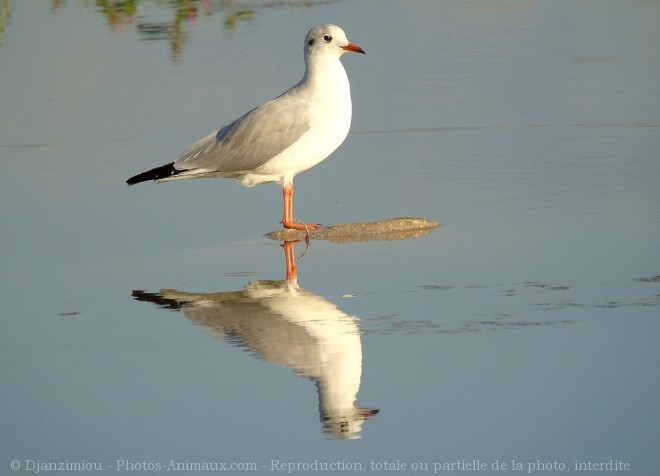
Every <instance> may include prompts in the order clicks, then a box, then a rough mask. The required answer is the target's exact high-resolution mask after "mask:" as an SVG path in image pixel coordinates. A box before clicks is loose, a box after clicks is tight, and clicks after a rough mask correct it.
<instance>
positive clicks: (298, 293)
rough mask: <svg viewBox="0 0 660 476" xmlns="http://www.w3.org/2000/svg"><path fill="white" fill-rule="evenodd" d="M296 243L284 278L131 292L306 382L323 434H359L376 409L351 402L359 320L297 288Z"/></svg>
mask: <svg viewBox="0 0 660 476" xmlns="http://www.w3.org/2000/svg"><path fill="white" fill-rule="evenodd" d="M294 244H295V243H294V242H285V243H284V244H283V248H284V254H285V259H286V279H285V280H282V281H252V282H250V283H249V284H247V285H246V286H245V287H244V288H243V289H242V290H241V291H230V292H218V293H190V292H182V291H177V290H174V289H163V290H161V291H160V292H159V293H146V292H144V291H133V297H134V298H135V299H137V300H139V301H149V302H153V303H155V304H158V305H160V306H162V307H166V308H169V309H178V310H180V311H181V312H182V313H183V314H184V315H185V316H186V317H187V318H188V319H190V320H191V321H193V322H195V323H196V324H198V325H200V326H203V327H204V328H206V329H207V330H209V331H210V332H214V333H217V334H220V335H222V336H223V338H225V339H229V340H230V341H232V342H234V343H236V344H238V345H240V346H243V347H245V348H246V349H249V350H250V351H251V352H253V353H254V354H256V355H257V356H258V357H260V358H261V359H263V360H265V361H268V362H273V363H276V364H280V365H283V366H286V367H288V368H290V369H292V370H293V371H295V372H296V373H297V374H298V375H299V376H302V377H307V378H310V379H312V380H313V381H314V382H316V387H317V390H318V399H319V414H320V418H321V422H322V423H323V428H324V431H325V432H326V433H327V434H329V435H330V436H332V437H334V438H341V439H351V438H359V437H360V432H361V431H362V425H363V423H364V422H365V421H366V420H367V419H368V418H369V417H371V416H373V415H375V414H377V413H378V410H376V409H369V408H360V407H357V406H356V405H355V400H356V397H357V393H358V391H359V389H360V381H361V377H362V343H361V338H360V328H359V327H358V323H357V318H356V317H353V316H348V315H346V314H345V313H344V312H342V311H341V310H340V309H338V308H337V306H335V305H334V304H333V303H331V302H330V301H328V300H326V299H325V298H323V297H321V296H317V295H315V294H313V293H311V292H309V291H306V290H305V289H303V288H301V287H300V286H298V280H297V269H296V258H295V248H294Z"/></svg>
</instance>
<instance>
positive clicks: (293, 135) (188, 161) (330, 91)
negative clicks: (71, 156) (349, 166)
mask: <svg viewBox="0 0 660 476" xmlns="http://www.w3.org/2000/svg"><path fill="white" fill-rule="evenodd" d="M346 52H353V53H362V54H365V52H364V50H363V49H362V48H360V47H359V46H357V45H354V44H353V43H350V42H349V41H348V39H347V38H346V34H345V33H344V31H343V30H342V29H341V28H339V27H338V26H336V25H330V24H323V25H319V26H316V27H314V28H312V29H311V30H309V32H308V33H307V36H306V37H305V48H304V53H305V75H304V76H303V78H302V80H301V81H300V82H299V83H298V84H296V85H295V86H293V87H292V88H291V89H289V90H288V91H286V92H285V93H283V94H282V95H280V96H278V97H277V98H275V99H273V100H272V101H269V102H267V103H265V104H262V105H261V106H259V107H257V108H255V109H252V110H251V111H249V112H248V113H246V114H244V115H243V116H241V117H239V118H238V119H236V120H235V121H234V122H232V123H231V124H229V125H227V126H225V127H223V128H221V129H220V130H218V131H215V132H213V133H211V134H209V135H208V136H206V137H204V138H203V139H200V140H199V141H197V142H196V143H194V144H193V145H192V146H190V147H189V148H188V149H187V150H186V151H184V152H183V153H182V154H181V155H179V157H178V158H177V159H176V160H175V161H174V162H171V163H169V164H166V165H163V166H160V167H156V168H154V169H151V170H149V171H146V172H143V173H141V174H138V175H135V176H134V177H131V178H130V179H128V180H127V181H126V183H127V184H129V185H133V184H136V183H140V182H145V181H148V180H154V181H156V182H167V181H171V180H179V179H189V178H205V177H209V178H217V177H224V178H233V179H236V180H237V181H238V182H240V183H241V184H243V185H245V186H247V187H252V186H254V185H258V184H262V183H268V182H277V183H279V184H280V185H281V186H282V189H283V197H284V213H283V217H282V221H281V223H282V225H283V226H284V227H285V228H293V229H298V230H302V229H305V228H306V227H307V228H317V227H318V225H305V224H303V223H302V222H299V221H297V220H295V219H294V218H293V177H294V176H296V174H298V173H300V172H302V171H304V170H307V169H309V168H311V167H313V166H315V165H316V164H318V163H319V162H321V161H322V160H324V159H325V158H327V157H328V156H329V155H330V154H331V153H332V152H334V151H335V149H337V147H339V146H340V145H341V144H342V142H344V139H346V136H347V135H348V131H349V129H350V125H351V114H352V105H351V92H350V84H349V82H348V77H347V76H346V70H345V69H344V67H343V65H342V64H341V61H339V58H340V57H341V55H343V54H344V53H346Z"/></svg>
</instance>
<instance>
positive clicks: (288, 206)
mask: <svg viewBox="0 0 660 476" xmlns="http://www.w3.org/2000/svg"><path fill="white" fill-rule="evenodd" d="M282 195H283V197H284V216H283V217H282V221H281V222H280V223H282V225H283V226H284V228H290V229H293V230H304V229H305V225H304V224H303V223H301V222H297V221H296V220H294V219H293V183H289V184H286V185H285V186H284V188H283V189H282ZM319 226H320V225H307V228H308V229H310V230H313V229H315V228H318V227H319Z"/></svg>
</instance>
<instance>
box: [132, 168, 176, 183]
mask: <svg viewBox="0 0 660 476" xmlns="http://www.w3.org/2000/svg"><path fill="white" fill-rule="evenodd" d="M181 172H183V170H177V169H175V168H174V162H170V163H169V164H167V165H161V166H160V167H156V168H155V169H151V170H147V171H146V172H142V173H141V174H137V175H134V176H133V177H131V178H129V179H128V180H127V181H126V183H127V184H128V185H135V184H136V183H140V182H147V181H148V180H160V179H164V178H168V177H172V176H173V175H177V174H180V173H181Z"/></svg>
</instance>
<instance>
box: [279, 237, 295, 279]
mask: <svg viewBox="0 0 660 476" xmlns="http://www.w3.org/2000/svg"><path fill="white" fill-rule="evenodd" d="M295 244H296V242H295V241H285V242H284V243H283V244H282V247H283V248H284V259H285V260H286V280H287V281H288V282H289V283H295V281H296V280H297V279H298V270H297V269H296V248H295V246H294V245H295Z"/></svg>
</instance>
